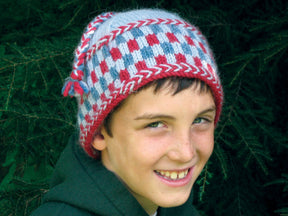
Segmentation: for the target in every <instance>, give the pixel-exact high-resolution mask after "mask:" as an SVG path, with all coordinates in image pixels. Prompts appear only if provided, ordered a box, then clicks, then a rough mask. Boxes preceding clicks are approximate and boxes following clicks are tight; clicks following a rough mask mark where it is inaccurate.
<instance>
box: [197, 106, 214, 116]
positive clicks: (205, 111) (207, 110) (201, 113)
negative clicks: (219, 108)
mask: <svg viewBox="0 0 288 216" xmlns="http://www.w3.org/2000/svg"><path fill="white" fill-rule="evenodd" d="M209 112H214V113H216V107H215V106H212V107H210V108H208V109H206V110H203V111H202V112H200V113H199V114H198V115H203V114H206V113H209Z"/></svg>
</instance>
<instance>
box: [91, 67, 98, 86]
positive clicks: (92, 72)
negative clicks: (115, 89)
mask: <svg viewBox="0 0 288 216" xmlns="http://www.w3.org/2000/svg"><path fill="white" fill-rule="evenodd" d="M91 80H92V83H93V84H95V83H96V82H98V78H97V76H96V73H95V71H94V70H93V71H91Z"/></svg>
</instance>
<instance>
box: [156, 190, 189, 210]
mask: <svg viewBox="0 0 288 216" xmlns="http://www.w3.org/2000/svg"><path fill="white" fill-rule="evenodd" d="M189 195H190V193H187V194H185V195H182V196H181V197H178V196H177V197H166V198H165V200H161V202H158V206H160V207H163V208H171V207H177V206H181V205H183V204H184V203H185V202H186V201H187V200H188V198H189Z"/></svg>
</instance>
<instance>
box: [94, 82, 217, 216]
mask: <svg viewBox="0 0 288 216" xmlns="http://www.w3.org/2000/svg"><path fill="white" fill-rule="evenodd" d="M199 89H200V87H199V86H197V87H196V86H195V85H194V86H192V87H190V88H188V89H186V90H183V91H181V92H179V93H177V94H176V95H173V93H172V91H171V89H170V88H169V87H166V88H165V87H164V88H162V89H160V91H159V92H157V93H154V92H153V91H154V87H153V86H152V87H148V88H147V89H143V90H141V91H140V92H138V93H136V94H132V95H130V96H129V97H128V98H127V99H125V102H124V103H123V104H122V105H121V107H120V108H119V110H117V111H115V113H114V114H113V118H112V122H111V131H112V134H113V136H112V137H111V136H109V135H108V134H107V133H106V131H105V130H104V129H103V128H102V130H101V133H102V135H103V137H100V136H99V137H96V138H95V139H94V141H93V143H92V145H93V146H94V148H96V149H98V150H101V151H102V153H101V155H102V162H103V164H104V166H105V167H106V168H107V169H109V170H110V171H112V172H114V173H115V174H116V175H117V176H118V177H119V178H120V179H121V180H122V181H123V183H124V184H125V185H126V186H127V188H128V189H129V190H130V192H131V193H132V194H133V195H134V196H135V198H136V199H137V200H138V202H139V203H140V204H141V205H142V207H143V208H144V209H145V210H146V212H147V213H148V214H150V213H154V212H155V211H156V209H157V207H158V206H162V207H173V206H179V205H182V204H184V203H185V202H186V200H187V199H188V197H189V195H190V192H191V189H192V186H193V184H194V182H195V181H196V178H197V177H198V176H199V174H200V173H201V171H202V169H203V167H204V165H205V164H206V162H207V160H208V159H209V157H210V155H211V154H212V151H213V147H214V118H215V112H216V110H215V103H214V100H213V96H212V94H211V92H210V91H207V92H201V93H200V90H199Z"/></svg>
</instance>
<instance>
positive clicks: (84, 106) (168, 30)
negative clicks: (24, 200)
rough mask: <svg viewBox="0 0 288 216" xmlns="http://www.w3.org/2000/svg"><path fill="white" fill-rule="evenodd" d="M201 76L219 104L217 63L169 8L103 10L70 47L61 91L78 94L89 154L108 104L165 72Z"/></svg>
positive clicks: (166, 74)
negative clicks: (68, 69) (69, 67)
mask: <svg viewBox="0 0 288 216" xmlns="http://www.w3.org/2000/svg"><path fill="white" fill-rule="evenodd" d="M172 76H178V77H188V78H198V79H200V80H203V81H204V82H205V83H206V84H207V85H208V86H209V87H210V88H211V90H212V92H213V96H214V99H215V104H216V108H217V113H216V119H215V124H216V123H217V121H218V120H219V116H220V112H221V109H222V101H223V92H222V86H221V84H220V80H219V77H218V72H217V65H216V63H215V61H214V58H213V54H212V52H211V50H210V48H209V45H208V43H207V41H206V39H205V37H204V36H203V35H202V34H201V32H200V31H199V30H198V28H197V27H195V26H193V25H191V24H189V23H187V22H186V21H184V20H183V19H181V18H180V17H179V16H178V15H175V14H172V13H170V12H166V11H162V10H155V9H146V10H132V11H128V12H122V13H115V14H114V13H105V14H101V15H99V16H97V17H96V18H95V19H93V20H92V21H91V22H90V23H89V25H88V26H87V29H86V30H85V32H84V34H83V36H82V38H81V41H80V44H79V45H78V47H77V49H76V50H75V60H74V63H73V70H72V73H71V75H70V77H69V78H68V79H67V80H66V83H65V84H64V87H63V89H62V93H63V95H64V96H68V95H70V96H75V97H76V98H77V99H78V103H79V110H78V115H77V118H78V126H79V129H80V136H79V137H80V143H81V145H82V146H83V148H84V149H85V151H86V152H87V153H88V154H89V155H90V156H92V157H96V153H95V152H94V150H93V148H92V147H91V142H92V140H93V137H94V135H95V133H97V130H98V127H99V126H100V125H101V123H102V122H103V120H104V119H105V117H106V116H107V115H108V113H109V112H111V111H112V110H113V108H114V107H115V106H116V105H117V104H119V103H120V102H121V101H122V100H123V99H125V98H127V97H128V96H129V94H131V93H132V92H135V91H137V89H139V88H140V87H142V86H144V85H146V84H147V83H149V82H151V81H153V80H156V79H162V78H165V77H172Z"/></svg>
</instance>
